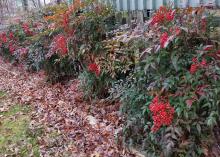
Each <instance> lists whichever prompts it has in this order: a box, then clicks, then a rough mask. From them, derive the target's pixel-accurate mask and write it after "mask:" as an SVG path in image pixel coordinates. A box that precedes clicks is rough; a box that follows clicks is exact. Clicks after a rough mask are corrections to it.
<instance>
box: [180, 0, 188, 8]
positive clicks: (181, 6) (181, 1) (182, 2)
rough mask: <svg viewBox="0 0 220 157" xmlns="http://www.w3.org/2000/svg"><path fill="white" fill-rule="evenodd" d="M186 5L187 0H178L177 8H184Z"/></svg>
mask: <svg viewBox="0 0 220 157" xmlns="http://www.w3.org/2000/svg"><path fill="white" fill-rule="evenodd" d="M187 5H188V0H179V2H178V7H179V8H186V7H187Z"/></svg>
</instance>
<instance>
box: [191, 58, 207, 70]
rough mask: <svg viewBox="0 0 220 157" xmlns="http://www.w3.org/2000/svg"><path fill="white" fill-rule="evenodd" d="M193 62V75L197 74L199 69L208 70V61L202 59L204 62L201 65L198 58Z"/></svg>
mask: <svg viewBox="0 0 220 157" xmlns="http://www.w3.org/2000/svg"><path fill="white" fill-rule="evenodd" d="M192 62H193V64H192V65H191V67H190V73H191V74H194V73H196V72H197V70H198V69H199V68H206V67H207V61H206V59H204V58H203V59H202V61H201V62H200V63H199V62H198V60H197V58H193V59H192Z"/></svg>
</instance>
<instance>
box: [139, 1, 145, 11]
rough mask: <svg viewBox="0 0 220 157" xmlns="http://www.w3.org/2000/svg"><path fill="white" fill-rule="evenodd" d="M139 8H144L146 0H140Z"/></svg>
mask: <svg viewBox="0 0 220 157" xmlns="http://www.w3.org/2000/svg"><path fill="white" fill-rule="evenodd" d="M138 10H144V1H143V0H138Z"/></svg>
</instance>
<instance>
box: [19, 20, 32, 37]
mask: <svg viewBox="0 0 220 157" xmlns="http://www.w3.org/2000/svg"><path fill="white" fill-rule="evenodd" d="M21 27H22V29H23V31H24V33H25V34H26V35H33V32H32V31H31V30H30V28H29V25H28V24H27V23H23V24H22V26H21Z"/></svg>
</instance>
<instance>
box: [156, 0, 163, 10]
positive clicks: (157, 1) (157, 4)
mask: <svg viewBox="0 0 220 157" xmlns="http://www.w3.org/2000/svg"><path fill="white" fill-rule="evenodd" d="M155 1H156V9H158V8H160V6H162V5H163V0H155Z"/></svg>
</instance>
